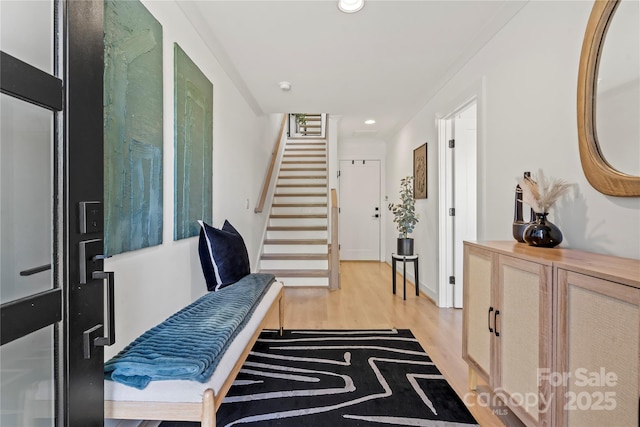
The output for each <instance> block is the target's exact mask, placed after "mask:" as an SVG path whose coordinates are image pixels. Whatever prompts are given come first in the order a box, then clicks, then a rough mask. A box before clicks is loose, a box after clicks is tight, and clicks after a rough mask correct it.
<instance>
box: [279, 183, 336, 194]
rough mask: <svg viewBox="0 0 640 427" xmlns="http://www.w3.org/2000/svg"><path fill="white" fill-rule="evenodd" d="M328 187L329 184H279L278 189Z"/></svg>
mask: <svg viewBox="0 0 640 427" xmlns="http://www.w3.org/2000/svg"><path fill="white" fill-rule="evenodd" d="M326 186H327V184H277V185H276V187H283V188H294V187H299V188H311V187H315V188H326ZM323 195H324V194H323Z"/></svg>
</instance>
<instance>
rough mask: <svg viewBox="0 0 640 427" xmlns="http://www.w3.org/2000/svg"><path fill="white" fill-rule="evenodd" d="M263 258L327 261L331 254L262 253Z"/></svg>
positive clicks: (267, 259)
mask: <svg viewBox="0 0 640 427" xmlns="http://www.w3.org/2000/svg"><path fill="white" fill-rule="evenodd" d="M260 259H261V260H265V261H269V260H284V261H287V260H292V261H307V260H309V261H311V260H321V261H326V260H328V259H329V254H262V256H261V257H260Z"/></svg>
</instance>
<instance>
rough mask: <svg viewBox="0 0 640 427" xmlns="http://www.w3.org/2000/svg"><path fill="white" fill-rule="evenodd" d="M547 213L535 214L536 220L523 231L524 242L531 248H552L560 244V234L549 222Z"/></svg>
mask: <svg viewBox="0 0 640 427" xmlns="http://www.w3.org/2000/svg"><path fill="white" fill-rule="evenodd" d="M547 215H549V213H548V212H543V213H538V212H536V213H535V216H536V219H535V221H533V222H532V223H531V224H529V226H528V227H527V228H526V229H525V230H524V234H523V238H524V241H525V242H526V243H527V244H529V245H531V246H540V247H542V248H553V247H554V246H557V245H559V244H560V243H561V242H562V232H561V231H560V229H559V228H558V227H557V226H556V225H555V224H553V223H552V222H551V221H547Z"/></svg>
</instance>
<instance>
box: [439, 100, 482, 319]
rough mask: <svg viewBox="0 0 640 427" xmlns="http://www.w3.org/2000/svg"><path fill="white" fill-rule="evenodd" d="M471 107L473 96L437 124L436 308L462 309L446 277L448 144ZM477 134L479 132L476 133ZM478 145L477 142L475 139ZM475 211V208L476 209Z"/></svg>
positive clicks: (449, 247)
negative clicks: (460, 117) (458, 120)
mask: <svg viewBox="0 0 640 427" xmlns="http://www.w3.org/2000/svg"><path fill="white" fill-rule="evenodd" d="M473 103H475V104H476V106H478V105H479V102H478V97H477V96H473V97H472V98H470V99H468V100H467V101H466V102H464V103H462V104H460V105H459V106H458V107H457V108H455V109H454V110H453V111H452V112H451V113H449V114H447V115H446V116H444V117H443V118H439V119H438V120H437V125H438V175H439V177H438V178H439V185H438V187H439V188H438V206H439V207H438V211H439V212H438V217H439V221H438V223H439V224H438V235H439V239H438V241H439V252H438V253H439V254H440V257H439V261H438V263H439V266H438V275H439V286H438V301H437V303H438V306H439V307H453V306H454V303H455V306H456V307H462V301H454V285H451V284H449V276H451V275H454V270H453V265H454V262H453V258H454V250H455V241H454V236H453V227H454V224H453V218H452V217H451V216H450V215H449V208H450V207H451V206H452V205H453V155H452V150H451V149H450V148H449V140H450V139H452V138H454V135H453V133H454V130H453V126H452V125H453V119H454V117H455V116H456V115H457V114H459V113H460V112H462V111H464V110H465V109H467V108H468V107H469V106H470V105H472V104H473ZM476 132H478V131H476ZM476 140H477V141H478V140H479V138H477V139H476ZM476 191H477V190H476ZM475 208H476V209H477V206H476V207H475ZM461 279H462V278H461V277H458V278H457V279H456V280H457V281H458V282H460V283H457V285H458V286H462V280H461Z"/></svg>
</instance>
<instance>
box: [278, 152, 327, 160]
mask: <svg viewBox="0 0 640 427" xmlns="http://www.w3.org/2000/svg"><path fill="white" fill-rule="evenodd" d="M284 157H320V158H323V159H326V158H327V155H326V154H287V153H284Z"/></svg>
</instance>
